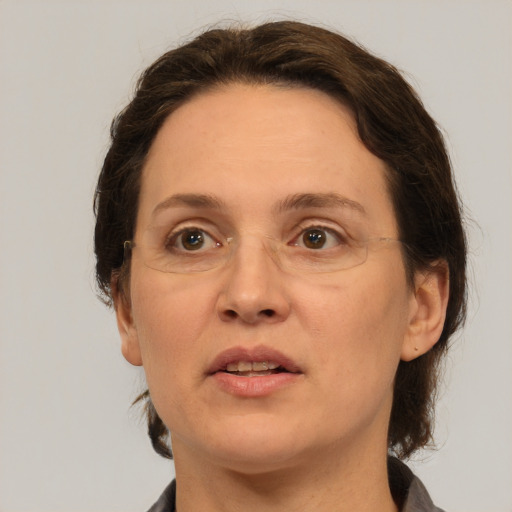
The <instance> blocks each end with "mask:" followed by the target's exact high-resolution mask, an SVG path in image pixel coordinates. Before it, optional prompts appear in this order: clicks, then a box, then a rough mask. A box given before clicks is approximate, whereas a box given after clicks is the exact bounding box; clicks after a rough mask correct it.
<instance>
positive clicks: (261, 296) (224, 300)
mask: <svg viewBox="0 0 512 512" xmlns="http://www.w3.org/2000/svg"><path fill="white" fill-rule="evenodd" d="M252 242H253V243H246V244H242V243H241V244H240V245H239V246H238V247H237V248H236V250H235V254H234V255H233V258H232V260H231V261H230V262H229V264H228V266H227V267H226V268H225V273H226V274H225V282H224V287H223V289H222V291H221V293H220V294H219V298H218V304H217V307H218V309H217V310H218V314H219V317H220V318H221V319H222V320H223V321H240V322H243V323H247V324H257V323H260V322H264V323H277V322H282V321H283V320H285V319H286V318H287V317H288V315H289V313H290V302H289V300H288V297H287V296H286V293H285V286H284V284H285V283H284V276H283V273H282V272H281V270H280V269H279V267H278V266H277V265H276V263H275V261H274V259H273V258H272V256H271V254H270V249H268V248H267V247H265V245H264V244H262V243H261V240H260V241H259V243H258V242H256V241H252Z"/></svg>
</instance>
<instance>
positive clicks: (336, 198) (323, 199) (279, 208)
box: [274, 192, 366, 215]
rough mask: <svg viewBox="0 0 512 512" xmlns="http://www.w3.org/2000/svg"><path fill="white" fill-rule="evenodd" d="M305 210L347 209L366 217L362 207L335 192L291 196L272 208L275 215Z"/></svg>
mask: <svg viewBox="0 0 512 512" xmlns="http://www.w3.org/2000/svg"><path fill="white" fill-rule="evenodd" d="M306 208H349V209H350V210H353V211H355V212H358V213H360V214H361V215H366V210H365V209H364V207H363V205H362V204H360V203H358V202H357V201H353V200H352V199H348V198H347V197H344V196H342V195H340V194H336V193H335V192H329V193H315V194H313V193H307V194H293V195H290V196H288V197H286V198H285V199H284V200H282V201H279V202H278V203H277V204H276V206H275V207H274V211H275V213H282V212H285V211H288V210H299V209H306Z"/></svg>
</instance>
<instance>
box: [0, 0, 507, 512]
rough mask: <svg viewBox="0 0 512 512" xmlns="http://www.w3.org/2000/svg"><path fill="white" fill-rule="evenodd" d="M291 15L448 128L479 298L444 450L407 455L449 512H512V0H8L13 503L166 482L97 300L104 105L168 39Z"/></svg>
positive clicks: (2, 452) (9, 501)
mask: <svg viewBox="0 0 512 512" xmlns="http://www.w3.org/2000/svg"><path fill="white" fill-rule="evenodd" d="M287 17H292V18H295V19H299V20H303V21H310V22H314V23H319V24H322V25H324V26H327V27H330V28H334V29H336V30H339V31H342V32H344V33H345V34H347V35H349V36H351V37H353V38H355V39H356V40H357V41H359V42H360V43H362V44H363V45H364V46H366V47H367V48H369V49H371V50H372V51H374V52H375V53H377V54H379V55H381V56H383V57H384V58H386V59H388V60H390V61H391V62H392V63H394V64H395V65H396V66H398V67H399V68H400V69H402V70H405V71H406V76H407V77H408V80H409V81H410V82H411V83H412V84H413V85H414V86H415V87H416V88H417V89H418V91H419V93H420V95H421V96H422V98H423V99H424V102H425V104H426V106H427V108H428V109H429V111H430V112H431V113H432V114H433V116H434V118H436V119H437V120H438V122H439V124H440V125H441V126H442V128H443V130H444V131H445V132H446V134H447V140H448V145H449V147H450V151H451V156H452V159H453V163H454V167H455V171H456V174H457V179H458V182H459V187H460V191H461V193H462V196H463V198H464V202H465V206H466V209H467V212H468V214H469V218H470V219H472V220H470V221H468V229H469V234H470V243H471V254H470V257H471V276H470V277H471V286H472V291H471V296H470V310H469V317H468V325H467V328H466V329H465V331H464V332H463V333H462V334H461V335H459V336H458V337H457V338H456V339H455V340H454V346H453V350H452V352H451V355H450V356H449V358H448V361H447V371H446V378H445V381H446V385H445V386H444V387H445V390H443V393H442V395H441V399H440V402H439V408H438V416H437V431H436V439H437V443H438V447H439V450H438V451H434V452H431V451H428V452H423V453H421V454H420V455H419V456H418V457H417V460H416V461H414V462H413V466H414V467H415V470H416V471H417V473H418V474H419V476H420V477H421V478H422V479H423V480H424V482H425V483H426V486H427V488H428V489H429V491H430V492H431V494H432V496H433V498H434V501H435V502H436V503H437V504H438V505H439V506H442V507H443V508H445V509H446V510H448V511H450V512H511V511H512V437H511V434H512V378H511V375H512V343H511V341H512V332H511V331H512V323H511V314H512V307H511V306H512V300H511V289H512V264H511V262H512V257H511V256H512V254H511V253H512V251H511V246H512V236H511V224H512V222H511V220H512V207H511V199H512V172H511V168H512V165H511V164H512V162H511V145H512V101H511V94H510V93H511V92H512V41H511V39H512V36H511V34H512V3H511V2H510V1H498V0H480V1H472V0H459V1H455V0H444V1H441V0H438V1H436V0H430V1H429V0H425V1H417V0H409V1H405V0H402V1H399V0H395V1H393V0H373V1H368V0H366V1H365V0H333V1H323V2H320V1H300V0H293V1H286V0H272V1H268V2H267V1H263V0H260V1H257V0H253V1H236V2H235V1H227V0H215V1H210V2H202V1H199V0H188V1H186V2H185V1H183V2H182V1H157V0H149V1H148V0H145V1H143V0H140V1H127V0H101V1H100V0H98V1H72V0H68V1H64V0H62V1H57V0H44V1H40V0H37V1H28V0H11V1H8V0H3V1H2V0H0V80H1V82H0V84H1V85H0V172H1V175H0V293H1V298H0V336H1V338H0V510H1V511H2V512H43V511H44V512H106V511H111V512H115V511H123V512H142V511H143V510H146V509H147V508H149V506H150V505H151V504H152V503H153V501H154V500H156V498H157V497H158V495H159V494H160V492H161V491H162V490H163V488H164V486H165V485H166V484H167V483H168V482H169V480H170V479H171V478H172V476H173V469H172V465H171V463H169V462H167V461H165V460H163V459H161V458H159V457H158V456H157V455H156V454H154V453H153V452H152V449H151V447H150V444H149V441H148V439H147V437H146V434H145V426H144V424H143V422H142V421H141V419H140V414H139V411H138V410H137V409H135V408H132V409H130V403H131V401H132V400H133V399H134V397H135V396H136V395H137V393H138V392H139V391H140V389H141V388H142V386H143V378H142V375H141V373H140V370H139V369H136V368H133V367H130V366H129V365H128V364H127V363H126V362H125V361H124V360H123V359H122V356H121V354H120V351H119V341H118V336H117V332H116V328H115V321H114V316H113V314H112V312H111V311H109V310H108V309H107V308H105V307H104V306H103V305H102V304H101V303H100V302H99V301H98V300H97V299H96V297H95V289H94V279H93V266H94V258H93V253H92V230H93V214H92V196H93V191H94V187H95V180H96V177H97V174H98V171H99V168H100V166H101V162H102V158H103V156H104V154H105V150H106V147H107V145H108V129H109V124H110V120H111V118H112V117H113V115H114V114H115V113H116V112H117V111H119V110H120V109H121V108H122V107H123V106H124V105H125V103H126V102H127V101H128V99H129V97H130V94H131V92H132V90H133V84H134V81H135V79H136V77H137V75H138V73H140V71H142V70H143V69H144V68H145V67H146V66H147V65H149V64H150V63H151V62H152V61H153V60H154V59H155V58H156V57H157V56H159V55H160V54H161V53H162V52H163V51H164V50H165V49H168V48H170V47H172V46H173V45H175V44H176V43H178V42H183V41H185V40H187V39H188V38H189V37H190V36H191V35H195V34H197V33H198V32H199V31H200V30H201V29H203V28H204V27H206V26H209V25H211V24H213V23H217V22H219V21H220V20H233V21H244V22H251V23H254V22H258V21H264V20H268V19H281V18H287Z"/></svg>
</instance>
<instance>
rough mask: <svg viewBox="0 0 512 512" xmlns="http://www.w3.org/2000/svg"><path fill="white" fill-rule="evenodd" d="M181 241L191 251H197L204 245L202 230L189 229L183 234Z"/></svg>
mask: <svg viewBox="0 0 512 512" xmlns="http://www.w3.org/2000/svg"><path fill="white" fill-rule="evenodd" d="M181 243H182V244H183V247H184V248H185V249H188V250H189V251H197V250H198V249H200V248H201V247H202V246H203V245H204V236H203V234H202V233H201V231H187V232H185V233H183V234H182V235H181Z"/></svg>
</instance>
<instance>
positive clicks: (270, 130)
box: [115, 84, 447, 512]
mask: <svg viewBox="0 0 512 512" xmlns="http://www.w3.org/2000/svg"><path fill="white" fill-rule="evenodd" d="M385 173H386V169H385V165H384V163H383V162H382V161H380V160H379V159H378V158H377V157H376V156H374V155H373V154H372V153H370V152H369V151H368V150H367V149H366V148H365V147H364V145H363V144H362V143H361V141H360V140H359V138H358V136H357V131H356V127H355V123H354V120H353V117H352V114H351V112H350V110H349V109H347V108H346V107H344V106H342V105H340V104H339V103H338V102H336V101H335V100H333V99H331V98H330V97H329V96H327V95H325V94H324V93H322V92H318V91H314V90H309V89H302V88H296V89H290V88H284V87H280V88H278V87H276V86H251V85H241V84H233V85H229V86H223V87H222V88H217V89H214V90H212V91H208V92H206V93H202V94H200V95H199V96H197V97H195V98H194V99H192V100H191V101H189V102H188V103H186V104H184V105H182V106H181V107H180V108H179V109H177V110H176V111H175V112H174V113H173V114H172V115H170V117H169V118H168V119H167V121H166V122H165V124H164V125H163V127H162V128H161V130H160V131H159V133H158V135H157V137H156V139H155V141H154V143H153V145H152V147H151V149H150V152H149V155H148V159H147V162H146V165H145V167H144V170H143V177H142V187H141V195H140V204H139V213H138V218H137V226H136V234H135V241H136V242H137V241H139V240H144V237H145V236H146V234H147V233H148V229H149V230H151V229H152V227H154V225H155V223H158V222H157V221H158V218H159V217H158V216H156V217H155V214H154V210H155V207H156V206H157V205H159V204H161V203H162V202H164V201H166V200H167V199H168V198H169V197H170V196H172V195H173V194H208V195H210V196H213V197H215V198H216V199H218V200H219V201H220V202H222V206H221V207H219V208H213V209H212V208H202V209H198V208H197V207H194V206H190V205H189V206H183V205H181V206H173V207H169V208H167V209H164V210H165V212H164V215H170V216H171V217H172V218H179V219H180V220H183V219H190V218H194V219H195V218H197V217H198V216H200V217H207V218H208V219H210V222H211V224H212V225H213V227H214V229H215V230H217V231H218V232H219V233H222V234H226V236H232V237H233V238H235V239H236V240H237V241H238V242H237V245H236V250H235V251H234V254H233V256H232V257H231V259H230V260H229V261H228V262H227V264H226V265H225V266H223V267H221V268H216V269H213V270H209V271H207V272H200V273H196V274H176V273H164V272H160V271H158V270H154V269H153V268H149V267H148V266H147V265H146V264H145V263H144V262H143V261H142V257H141V255H140V252H138V250H137V249H135V250H134V251H133V257H132V263H131V275H130V283H129V296H122V295H121V294H120V293H118V294H117V295H116V297H115V303H116V313H117V319H118V326H119V330H120V333H121V338H122V350H123V354H124V356H125V357H126V359H127V360H128V361H129V362H130V363H132V364H134V365H143V366H144V370H145V373H146V378H147V383H148V386H149V389H150V393H151V397H152V400H153V403H154V405H155V407H156V409H157V411H158V413H159V415H160V417H161V418H162V419H163V421H164V423H165V424H166V425H167V426H168V428H169V429H170V431H171V436H172V448H173V452H174V457H175V463H176V474H177V481H178V495H177V500H178V501H177V508H178V510H180V512H187V511H192V510H203V511H217V510H226V511H228V510H240V507H243V509H244V510H249V511H250V510H260V511H261V510H269V511H270V510H316V511H322V510H330V511H332V510H339V511H342V510H343V511H344V510H347V511H348V510H351V511H363V510H382V511H391V510H397V509H396V505H395V504H394V503H393V501H392V499H391V495H390V492H389V487H388V483H387V474H386V453H387V427H388V423H389V416H390V410H391V403H392V388H393V379H394V375H395V372H396V369H397V366H398V363H399V361H400V359H404V360H410V359H413V358H414V357H418V356H419V355H421V354H423V353H425V352H426V351H428V350H429V349H430V348H431V347H432V345H433V344H434V343H435V342H436V341H437V339H438V337H439V335H440V333H441V329H442V325H443V322H444V312H445V309H446V301H447V278H446V273H445V272H437V273H431V274H425V273H417V274H416V277H415V283H414V285H413V286H412V287H411V286H409V284H408V283H407V280H406V275H405V270H404V266H403V262H402V257H401V252H400V245H399V244H393V243H392V244H382V245H379V246H378V247H377V248H375V249H372V250H370V251H369V254H368V258H367V260H366V262H365V263H364V264H361V265H359V266H355V267H353V268H350V269H347V270H342V271H338V272H331V273H328V274H315V275H310V274H307V275H305V274H301V273H298V272H291V271H288V270H286V269H283V268H280V267H279V265H277V264H276V262H275V260H273V259H272V257H271V254H270V253H269V251H268V250H266V249H265V246H264V243H262V240H265V239H268V237H272V239H276V240H281V239H283V240H284V243H288V241H289V239H290V238H291V236H292V229H291V227H293V226H295V225H296V223H297V219H299V220H300V221H302V220H304V219H313V220H315V222H316V221H318V219H322V220H325V219H326V220H327V221H328V222H331V223H332V224H335V223H336V222H337V220H338V215H339V210H340V209H339V208H337V207H315V208H309V207H308V208H299V209H293V210H285V211H281V212H277V213H276V204H279V202H280V201H281V202H282V201H283V200H284V199H285V198H287V197H289V196H290V195H294V194H303V193H308V194H329V193H332V192H333V191H336V192H337V193H339V194H341V195H342V196H343V197H345V198H347V199H349V200H350V201H354V202H356V203H358V204H359V205H361V207H362V208H363V209H364V214H362V213H360V212H355V213H353V214H350V218H351V219H354V222H355V223H356V225H357V226H358V227H357V229H361V230H364V231H365V232H366V233H367V234H368V236H370V237H391V238H396V237H397V225H396V219H395V215H394V212H393V207H392V203H391V199H390V197H389V194H388V190H387V186H386V179H385ZM290 226H291V227H290ZM361 226H362V227H361ZM217 231H216V232H217ZM259 346H264V347H271V348H273V349H277V350H279V351H280V352H281V353H283V354H284V355H286V356H287V357H288V358H290V359H292V360H293V361H294V362H295V363H296V364H297V365H298V367H299V368H300V375H298V376H297V378H294V379H293V381H292V382H291V383H289V384H287V385H284V386H282V387H279V388H278V389H276V390H275V391H273V392H271V393H269V394H267V395H265V396H256V397H246V396H237V395H236V394H233V393H229V392H226V391H225V390H223V389H221V388H220V387H219V385H218V383H217V382H216V381H215V379H212V378H211V376H209V375H208V368H209V367H210V365H211V364H212V361H213V360H214V359H215V357H217V356H218V354H219V353H221V352H222V351H224V350H226V349H230V348H232V347H244V348H249V349H250V348H253V347H259ZM319 482H321V483H320V484H319Z"/></svg>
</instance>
